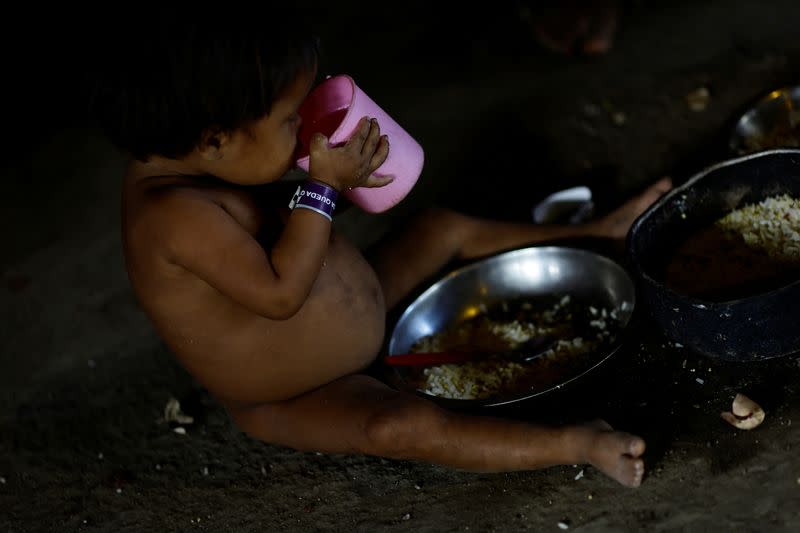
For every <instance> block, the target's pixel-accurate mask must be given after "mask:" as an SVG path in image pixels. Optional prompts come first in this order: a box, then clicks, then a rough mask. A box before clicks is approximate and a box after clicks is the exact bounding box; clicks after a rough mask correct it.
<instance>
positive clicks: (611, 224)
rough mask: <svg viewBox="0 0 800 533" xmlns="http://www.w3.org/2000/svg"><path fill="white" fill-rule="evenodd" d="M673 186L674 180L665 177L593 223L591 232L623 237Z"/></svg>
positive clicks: (600, 235) (604, 235)
mask: <svg viewBox="0 0 800 533" xmlns="http://www.w3.org/2000/svg"><path fill="white" fill-rule="evenodd" d="M671 188H672V180H671V179H670V178H663V179H661V180H659V181H658V182H656V183H654V184H653V185H651V186H650V187H648V188H647V189H646V190H645V191H644V192H643V193H641V194H640V195H638V196H636V197H634V198H631V199H630V200H628V201H627V202H625V203H624V204H622V205H621V206H620V207H618V208H617V209H615V210H614V211H612V212H611V213H609V214H608V215H606V216H605V217H603V218H601V219H599V220H597V221H595V222H592V223H591V233H592V234H594V235H597V236H599V237H610V238H612V239H623V238H625V236H626V235H627V234H628V230H629V229H630V227H631V225H632V224H633V223H634V222H635V221H636V219H637V218H639V215H641V214H642V213H644V212H645V211H646V210H647V208H648V207H650V206H651V205H652V204H653V203H654V202H655V201H656V200H658V199H659V198H661V196H662V195H663V194H664V193H666V192H667V191H669V190H670V189H671Z"/></svg>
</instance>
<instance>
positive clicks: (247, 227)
mask: <svg viewBox="0 0 800 533" xmlns="http://www.w3.org/2000/svg"><path fill="white" fill-rule="evenodd" d="M312 79H313V76H312V75H311V73H310V74H309V75H307V76H301V78H299V79H298V80H297V81H296V82H295V83H294V84H293V85H292V87H290V88H289V89H288V90H287V91H286V94H284V95H283V96H282V97H281V99H280V100H279V101H278V102H277V103H276V105H275V106H274V107H273V111H272V112H271V113H270V114H269V115H268V116H267V117H265V118H264V119H262V120H261V121H259V122H258V123H257V124H254V125H252V126H251V131H250V132H249V133H250V134H246V133H243V132H232V133H231V132H229V133H219V132H210V133H209V135H208V138H207V139H206V140H205V141H204V142H203V143H202V144H201V145H200V146H198V147H197V148H196V149H195V151H194V152H192V153H191V154H189V155H188V156H186V157H184V158H182V159H180V160H173V159H166V158H162V157H156V156H154V157H153V158H151V159H150V160H149V161H148V162H146V163H142V162H135V163H133V164H132V165H131V167H130V169H129V173H128V176H127V177H126V180H125V184H124V203H123V205H124V213H123V214H124V238H125V253H126V260H127V266H128V269H129V274H130V279H131V283H132V286H133V288H134V290H135V292H136V294H137V295H138V297H139V300H140V302H141V304H142V306H143V308H144V309H145V311H146V312H147V314H148V316H149V317H150V318H151V320H152V322H153V324H154V326H155V328H156V330H157V331H158V333H159V334H160V335H161V336H162V338H163V339H164V341H165V342H166V343H167V345H168V346H169V347H170V348H171V349H172V351H173V352H174V353H175V355H176V356H177V357H178V359H179V360H180V362H181V363H182V364H183V365H184V366H185V368H186V369H187V370H188V371H189V372H190V373H192V375H193V376H194V377H195V378H196V379H197V380H198V381H199V382H200V383H202V384H203V385H204V386H205V387H207V389H208V390H209V391H210V392H211V393H212V394H213V395H214V396H215V397H216V398H217V399H218V400H219V401H220V402H222V403H223V404H224V405H225V407H226V408H227V410H228V411H229V413H230V415H231V416H232V418H233V420H234V421H235V422H236V424H237V425H238V426H239V427H240V428H241V429H242V430H243V431H245V432H247V433H248V434H250V435H251V436H253V437H255V438H257V439H261V440H264V441H266V442H270V443H274V444H280V445H285V446H290V447H293V448H296V449H299V450H314V451H321V452H330V453H363V454H370V455H379V456H384V457H389V458H396V459H415V460H420V461H427V462H432V463H437V464H442V465H448V466H451V467H453V468H459V469H464V470H470V471H510V470H530V469H537V468H544V467H549V466H553V465H559V464H574V463H588V464H592V465H594V466H596V467H597V468H599V469H600V470H602V471H603V472H605V473H606V474H608V475H609V476H611V477H612V478H614V479H616V480H617V481H619V482H620V483H622V484H624V485H628V486H637V485H639V484H640V483H641V480H642V476H643V473H644V464H643V461H642V459H641V455H642V454H643V452H644V448H645V444H644V441H643V440H642V439H640V438H639V437H636V436H633V435H630V434H627V433H623V432H617V431H613V430H612V429H611V428H610V427H608V426H607V425H601V426H575V427H557V428H549V427H539V426H535V425H531V424H528V423H522V422H513V421H508V420H501V419H496V418H491V417H477V416H468V415H462V414H455V413H451V412H448V411H445V410H443V409H441V408H439V407H438V406H437V405H435V404H433V403H431V402H428V401H426V400H423V399H421V398H418V397H416V396H414V395H410V394H406V393H402V392H398V391H396V390H394V389H391V388H390V387H388V386H387V385H385V384H384V383H382V382H380V381H378V380H376V379H373V378H371V377H368V376H367V375H365V374H363V373H362V371H363V370H364V369H365V368H366V367H367V366H368V365H370V363H372V362H373V361H374V360H375V358H376V357H377V356H378V352H379V349H380V346H381V343H382V339H383V336H384V321H385V316H386V310H387V308H390V307H391V306H392V305H394V304H395V303H396V302H398V301H399V300H400V299H401V298H402V297H403V296H404V295H406V294H408V291H410V290H411V289H413V288H414V287H415V286H416V285H417V284H418V283H420V282H421V281H422V280H423V279H424V278H425V277H426V276H428V275H430V273H432V272H435V271H436V270H437V269H438V268H441V267H442V266H443V265H445V264H446V263H447V262H448V261H450V260H451V259H453V258H471V257H477V256H480V255H485V254H488V253H492V252H493V251H495V250H498V249H504V248H509V247H514V246H519V245H524V244H528V243H535V242H537V241H542V240H545V239H552V238H557V237H568V236H583V235H604V236H616V237H619V236H620V235H624V232H625V231H626V230H627V227H629V226H630V224H631V223H632V222H633V220H634V219H635V217H636V216H637V215H638V214H639V213H641V211H642V210H643V209H644V208H645V207H646V206H647V205H649V204H650V203H652V201H654V200H655V199H656V198H657V197H658V196H659V194H661V193H662V192H663V191H664V190H666V188H668V187H669V184H668V183H660V184H657V185H656V186H655V187H654V188H651V189H650V190H648V191H647V192H646V193H644V194H643V195H642V196H640V197H639V198H637V199H634V200H633V201H632V202H629V203H628V204H626V205H625V206H623V207H622V208H620V209H619V210H618V211H617V212H615V213H614V214H612V215H611V216H609V217H606V218H605V219H603V220H600V221H598V222H595V223H592V224H589V225H585V226H579V227H538V226H534V225H522V224H508V223H501V222H493V221H484V220H478V219H474V218H469V217H465V216H463V215H460V214H457V213H454V212H451V211H446V210H430V211H427V212H426V213H423V214H422V215H421V216H420V218H418V219H417V221H416V222H414V223H412V224H410V225H409V226H408V227H407V229H406V231H405V233H404V234H403V235H401V236H400V238H399V239H397V240H396V241H395V242H392V243H388V242H387V243H385V244H384V245H383V246H382V247H381V248H380V249H379V250H378V251H377V254H376V256H375V259H374V262H373V264H372V265H370V264H369V263H368V262H367V261H366V260H365V258H364V257H363V256H362V254H361V253H360V252H359V250H357V249H356V248H355V247H354V246H353V245H351V244H350V243H349V242H347V240H346V239H345V238H344V237H342V236H341V235H338V234H336V233H335V232H333V231H332V229H331V224H330V222H329V221H328V220H327V219H326V218H324V217H322V216H320V215H319V214H317V213H314V212H312V211H309V210H304V209H296V210H294V211H292V212H291V213H288V214H286V213H283V214H282V209H281V207H282V206H285V205H286V203H287V202H288V198H283V197H280V198H279V199H278V200H277V205H278V207H275V206H274V205H275V202H274V201H273V207H270V206H269V203H270V199H269V197H268V195H269V192H270V190H271V189H270V188H271V187H274V185H268V184H270V183H273V182H275V181H277V180H278V179H279V178H280V176H282V175H283V174H284V173H285V171H286V170H288V168H289V166H290V165H291V160H292V154H293V153H294V149H295V143H296V136H297V129H298V128H299V123H298V121H297V119H296V109H297V107H298V106H299V104H300V102H301V101H302V100H303V98H304V97H305V95H306V94H307V91H308V89H309V88H310V83H311V80H312ZM388 150H389V145H388V142H387V140H386V139H385V137H382V136H381V135H380V131H379V125H378V124H377V123H375V122H374V121H367V120H364V121H362V124H361V126H360V129H359V131H358V133H357V134H356V135H355V136H354V138H353V140H351V142H350V143H348V145H346V146H344V147H339V148H329V147H328V145H327V143H326V140H325V139H324V137H321V136H317V137H315V139H314V142H313V144H312V148H311V167H310V175H311V177H312V178H313V179H316V180H318V181H320V182H322V183H325V184H327V185H329V186H331V187H333V188H335V189H337V190H342V189H344V188H346V187H354V186H366V187H375V186H382V185H384V184H385V183H387V182H388V181H387V180H386V179H378V178H376V177H374V176H372V172H373V171H374V170H375V169H376V168H377V167H378V166H380V164H381V163H382V162H383V160H384V159H385V157H386V155H387V153H388ZM208 175H212V176H216V178H213V179H210V178H207V177H205V176H208ZM265 185H266V186H265ZM273 194H274V193H273ZM264 195H266V200H265V196H264ZM401 258H402V261H401V260H400V259H401ZM401 264H402V268H400V267H399V265H401Z"/></svg>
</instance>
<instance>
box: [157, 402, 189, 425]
mask: <svg viewBox="0 0 800 533" xmlns="http://www.w3.org/2000/svg"><path fill="white" fill-rule="evenodd" d="M164 421H166V422H177V423H178V424H191V423H193V422H194V418H193V417H191V416H188V415H187V414H186V413H184V412H182V411H181V403H180V402H179V401H178V400H176V399H175V398H170V399H169V400H168V401H167V405H166V406H165V407H164Z"/></svg>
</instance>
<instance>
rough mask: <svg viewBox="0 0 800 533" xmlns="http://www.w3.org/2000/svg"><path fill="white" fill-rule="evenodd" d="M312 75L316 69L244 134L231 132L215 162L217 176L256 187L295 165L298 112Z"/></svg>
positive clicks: (302, 76)
mask: <svg viewBox="0 0 800 533" xmlns="http://www.w3.org/2000/svg"><path fill="white" fill-rule="evenodd" d="M315 76H316V71H315V70H312V71H311V72H306V73H304V74H302V75H300V76H298V77H297V79H295V80H294V81H293V82H292V83H291V84H290V85H289V86H288V87H287V89H286V90H285V91H284V92H283V94H282V95H280V96H279V97H278V99H276V100H275V102H274V103H273V105H272V110H271V111H270V113H269V114H267V115H266V116H264V117H263V118H261V119H260V120H258V121H256V122H254V123H253V124H251V125H250V127H249V128H248V129H247V130H246V131H236V132H234V133H233V135H232V136H231V139H230V143H229V145H228V147H227V148H226V150H225V152H224V156H223V158H222V159H221V160H220V161H218V162H217V165H218V168H217V169H215V174H216V175H217V176H218V177H220V178H222V179H224V180H227V181H230V182H232V183H238V184H240V185H258V184H262V183H270V182H273V181H276V180H278V179H280V178H281V176H283V175H284V174H286V172H287V171H289V169H291V168H292V166H294V159H295V150H296V148H297V143H298V140H297V133H298V131H299V130H300V125H301V119H300V116H299V115H298V114H297V110H298V108H299V107H300V104H301V103H302V102H303V100H305V98H306V96H307V95H308V92H309V91H310V89H311V85H312V83H313V82H314V79H315Z"/></svg>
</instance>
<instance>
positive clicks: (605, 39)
mask: <svg viewBox="0 0 800 533" xmlns="http://www.w3.org/2000/svg"><path fill="white" fill-rule="evenodd" d="M531 4H533V5H531ZM522 6H523V7H522V16H523V17H524V18H526V19H528V20H529V21H530V23H531V25H532V27H533V32H534V34H535V35H536V39H537V40H538V41H539V43H540V44H541V45H542V46H544V47H546V48H548V49H550V50H552V51H554V52H557V53H562V54H571V53H574V52H582V53H584V54H587V55H602V54H605V53H607V52H608V51H609V50H611V47H612V46H613V42H614V35H615V33H616V30H617V18H618V15H619V9H618V6H617V0H593V1H587V0H561V1H559V2H554V3H544V5H541V3H540V2H535V3H532V2H529V1H523V2H522Z"/></svg>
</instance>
